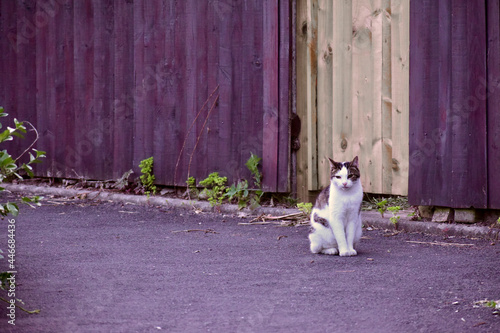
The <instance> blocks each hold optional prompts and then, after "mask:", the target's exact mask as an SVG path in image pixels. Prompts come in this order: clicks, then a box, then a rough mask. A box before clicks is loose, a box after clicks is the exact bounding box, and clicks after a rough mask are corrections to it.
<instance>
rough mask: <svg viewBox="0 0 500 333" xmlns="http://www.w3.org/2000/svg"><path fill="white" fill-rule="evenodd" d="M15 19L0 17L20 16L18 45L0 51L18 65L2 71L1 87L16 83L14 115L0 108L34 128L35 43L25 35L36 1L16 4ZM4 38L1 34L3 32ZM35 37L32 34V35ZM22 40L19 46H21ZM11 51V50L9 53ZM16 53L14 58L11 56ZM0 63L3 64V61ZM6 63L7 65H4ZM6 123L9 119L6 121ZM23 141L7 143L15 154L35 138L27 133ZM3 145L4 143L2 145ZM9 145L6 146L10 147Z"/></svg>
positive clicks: (8, 110) (31, 36)
mask: <svg viewBox="0 0 500 333" xmlns="http://www.w3.org/2000/svg"><path fill="white" fill-rule="evenodd" d="M16 11H17V15H16V14H14V13H12V14H13V15H12V14H10V13H6V15H4V16H2V20H6V19H7V17H6V16H10V15H12V16H14V18H16V16H19V20H18V28H17V33H16V36H15V38H16V39H17V40H18V43H17V45H13V46H14V47H15V48H12V46H11V45H6V47H5V48H0V49H1V50H5V52H6V54H7V55H9V54H10V56H12V59H13V60H14V61H16V62H17V64H16V66H14V67H13V68H12V69H11V68H5V71H2V73H5V74H4V77H5V80H4V83H3V84H2V85H7V86H10V84H9V83H8V81H12V82H15V83H16V85H15V91H12V93H14V96H12V97H13V98H15V114H13V113H12V112H11V110H10V107H8V106H7V105H2V104H1V103H0V105H1V106H4V107H5V111H6V112H7V113H8V114H11V115H12V116H14V117H16V118H17V119H18V120H21V121H29V122H31V123H32V124H33V125H35V126H36V119H37V116H36V91H35V89H33V87H35V86H36V39H35V36H34V34H30V33H28V31H29V30H28V31H26V30H27V29H28V28H27V25H28V22H29V24H32V22H34V15H35V12H36V3H35V1H25V2H23V3H19V6H18V7H17V10H16ZM2 33H3V34H4V33H5V32H4V30H2ZM33 33H34V31H33ZM1 39H2V40H5V41H7V40H8V39H6V38H5V36H2V38H1ZM21 40H22V42H20V41H21ZM9 49H10V50H9ZM12 51H15V52H16V53H17V54H15V56H14V53H11V52H12ZM2 62H3V61H2ZM8 63H9V62H8V61H7V64H8ZM11 70H16V71H17V72H16V73H15V75H13V76H10V75H9V74H10V73H9V72H10V71H11ZM9 119H12V118H11V117H9ZM9 126H12V123H11V122H10V121H9ZM27 127H28V128H29V125H28V126H27ZM24 137H25V139H24V140H16V141H15V142H11V143H9V144H10V145H12V146H13V147H16V148H15V149H14V151H18V152H19V154H20V152H22V151H24V150H25V149H26V148H27V147H28V146H29V145H30V144H31V142H33V140H35V134H34V133H33V132H31V131H29V132H28V133H26V135H25V136H24ZM4 145H5V143H4ZM10 145H9V146H10ZM28 160H29V156H24V158H23V159H21V161H20V162H21V163H24V162H27V161H28Z"/></svg>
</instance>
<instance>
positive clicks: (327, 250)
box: [321, 247, 339, 255]
mask: <svg viewBox="0 0 500 333" xmlns="http://www.w3.org/2000/svg"><path fill="white" fill-rule="evenodd" d="M321 253H323V254H330V255H336V254H337V253H339V251H338V250H337V249H336V248H334V247H331V248H329V249H323V251H321Z"/></svg>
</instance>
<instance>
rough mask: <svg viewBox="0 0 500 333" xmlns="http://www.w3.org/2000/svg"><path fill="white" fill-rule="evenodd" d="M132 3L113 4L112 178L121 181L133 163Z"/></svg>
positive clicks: (119, 0)
mask: <svg viewBox="0 0 500 333" xmlns="http://www.w3.org/2000/svg"><path fill="white" fill-rule="evenodd" d="M133 9H134V7H133V4H132V3H131V2H127V1H121V0H115V3H114V10H115V16H114V33H115V40H114V58H115V59H114V61H113V66H114V69H113V73H114V84H113V87H114V105H113V120H112V124H113V126H112V129H113V153H112V156H113V176H112V177H113V178H115V179H118V178H119V177H121V176H122V175H123V173H125V172H126V171H128V170H130V169H131V168H132V164H133V149H132V147H133V135H132V133H133V130H134V127H133V114H134V113H133V112H134V49H133V46H134V23H133V22H134V14H133Z"/></svg>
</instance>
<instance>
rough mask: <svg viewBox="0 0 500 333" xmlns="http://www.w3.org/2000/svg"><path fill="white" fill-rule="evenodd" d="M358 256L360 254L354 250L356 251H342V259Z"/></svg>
mask: <svg viewBox="0 0 500 333" xmlns="http://www.w3.org/2000/svg"><path fill="white" fill-rule="evenodd" d="M357 254H358V252H356V250H354V249H352V250H347V251H340V256H341V257H352V256H355V255H357Z"/></svg>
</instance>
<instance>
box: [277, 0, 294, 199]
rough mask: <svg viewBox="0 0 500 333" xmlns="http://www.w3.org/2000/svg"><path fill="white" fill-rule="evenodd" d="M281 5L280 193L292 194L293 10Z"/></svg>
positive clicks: (288, 3) (286, 0)
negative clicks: (291, 31)
mask: <svg viewBox="0 0 500 333" xmlns="http://www.w3.org/2000/svg"><path fill="white" fill-rule="evenodd" d="M278 5H279V51H278V56H279V80H278V85H279V86H278V89H279V108H278V111H279V138H278V142H279V143H278V184H277V188H276V190H277V191H278V192H290V190H291V188H290V124H289V119H290V116H291V110H290V100H291V92H290V87H291V81H290V80H291V78H290V74H291V67H290V66H291V61H290V59H291V54H290V51H291V48H290V46H291V40H290V29H291V27H292V26H291V24H290V23H291V19H292V18H291V8H290V1H288V0H282V1H278Z"/></svg>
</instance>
